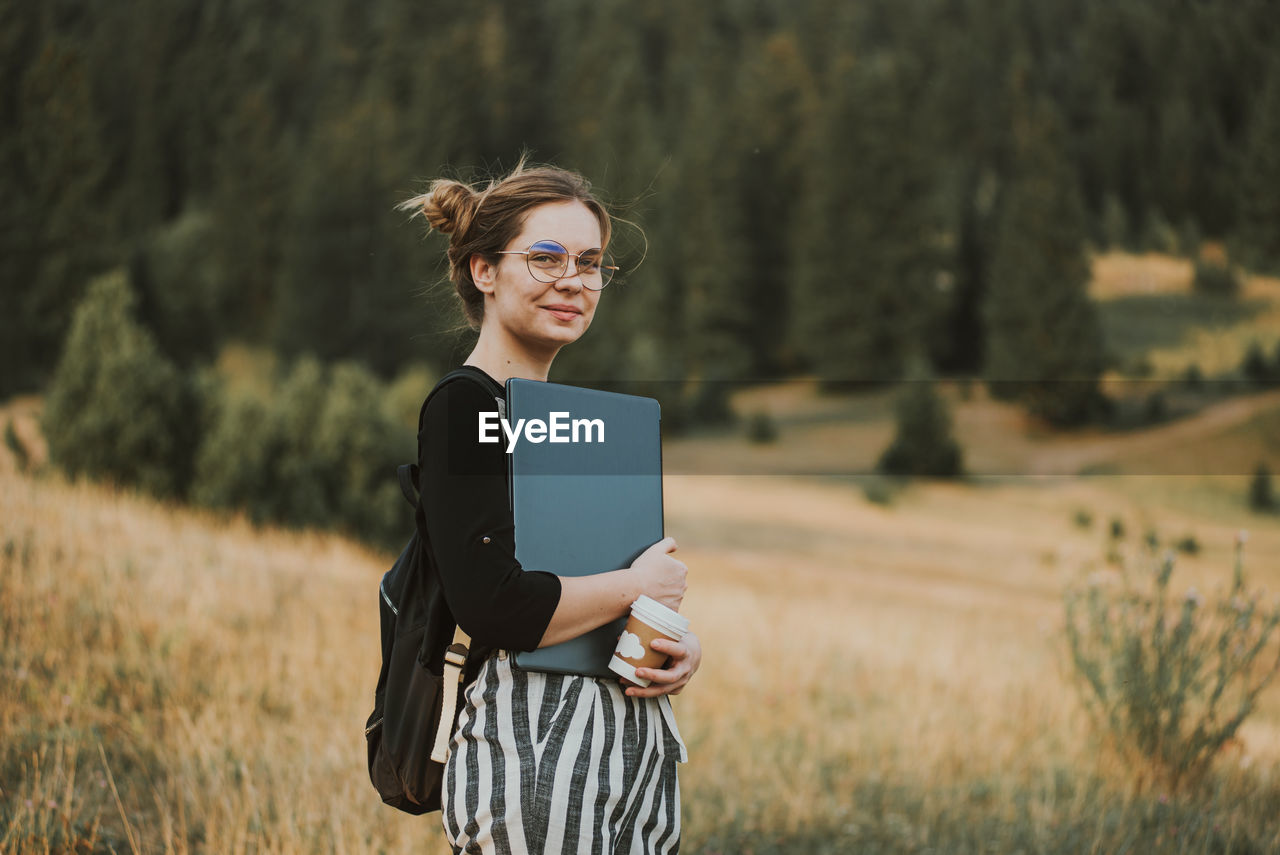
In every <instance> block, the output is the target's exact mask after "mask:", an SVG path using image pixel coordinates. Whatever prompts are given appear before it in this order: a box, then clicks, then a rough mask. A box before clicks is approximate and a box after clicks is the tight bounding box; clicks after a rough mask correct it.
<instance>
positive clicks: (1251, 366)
mask: <svg viewBox="0 0 1280 855" xmlns="http://www.w3.org/2000/svg"><path fill="white" fill-rule="evenodd" d="M1240 373H1241V374H1243V375H1244V378H1245V379H1246V380H1248V381H1249V382H1250V383H1252V384H1254V385H1255V386H1270V385H1271V384H1273V383H1275V382H1276V381H1277V380H1280V372H1278V371H1276V369H1275V368H1273V367H1272V365H1271V363H1270V362H1269V361H1268V360H1267V357H1266V354H1265V353H1263V352H1262V345H1260V344H1258V342H1257V340H1254V341H1250V342H1249V347H1248V349H1247V350H1245V354H1244V358H1243V359H1241V360H1240Z"/></svg>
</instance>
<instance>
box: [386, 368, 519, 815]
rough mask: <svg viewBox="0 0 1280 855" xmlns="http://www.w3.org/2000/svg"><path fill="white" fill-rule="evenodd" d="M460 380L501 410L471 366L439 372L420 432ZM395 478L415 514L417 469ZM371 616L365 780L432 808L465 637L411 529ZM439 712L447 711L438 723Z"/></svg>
mask: <svg viewBox="0 0 1280 855" xmlns="http://www.w3.org/2000/svg"><path fill="white" fill-rule="evenodd" d="M463 377H468V378H471V379H472V380H473V381H476V382H480V383H481V384H482V385H484V386H485V388H486V389H487V390H488V391H490V392H491V393H493V394H494V397H495V399H496V400H497V402H498V404H499V410H500V411H502V410H505V406H503V404H504V403H505V402H504V401H503V400H502V398H501V397H499V394H500V391H501V390H500V389H498V387H497V386H496V385H495V384H494V381H493V380H492V379H490V378H489V377H488V376H487V375H485V374H483V373H482V372H480V371H479V370H478V369H475V368H471V367H468V366H464V367H462V368H459V369H457V370H454V371H451V372H449V373H448V374H446V375H445V376H444V377H443V378H441V380H440V382H439V383H437V384H436V386H435V388H434V389H432V390H431V394H430V395H428V396H427V400H426V401H424V402H423V404H422V410H421V411H420V412H419V414H418V430H419V433H421V430H422V414H423V413H425V412H426V409H427V403H428V402H430V400H431V397H432V396H433V395H435V393H436V392H438V391H440V389H441V388H442V387H443V386H444V385H445V384H446V383H449V382H452V381H454V380H455V379H459V378H463ZM397 474H398V475H399V478H400V489H401V491H402V492H403V493H404V497H405V500H406V501H408V502H409V504H410V505H412V506H413V508H414V509H415V511H416V510H417V507H418V501H419V498H418V489H417V483H418V475H419V471H418V466H417V464H416V463H415V464H407V463H406V464H404V465H402V466H400V467H399V469H398V470H397ZM415 521H416V514H415ZM378 612H379V616H380V620H381V625H382V669H381V671H380V672H379V674H378V687H377V689H376V691H375V692H374V700H373V712H372V713H371V714H370V715H369V719H368V721H367V722H366V723H365V731H364V735H365V741H366V743H367V745H366V747H367V748H368V754H369V779H370V780H371V781H372V782H373V786H374V788H375V789H377V791H378V793H379V795H381V796H382V800H383V801H384V802H386V803H387V804H389V805H391V806H392V807H396V808H399V809H400V810H403V811H406V812H408V813H412V814H423V813H428V812H430V811H434V810H439V809H440V790H441V786H442V781H443V777H444V761H445V759H446V755H445V753H444V751H445V748H446V747H447V741H448V739H449V738H450V737H451V736H452V731H453V726H454V723H455V722H456V721H457V718H458V710H459V708H460V702H461V696H460V693H459V691H458V690H459V689H460V688H461V685H462V684H463V682H464V680H465V679H466V678H467V676H468V674H467V667H466V666H467V648H468V646H469V644H470V639H468V638H467V637H466V634H465V633H463V632H462V630H461V629H459V628H458V626H457V624H456V623H455V622H454V619H453V614H452V613H451V612H450V611H449V605H448V603H446V602H445V598H444V590H443V588H442V586H441V584H440V577H439V574H438V571H437V570H436V566H435V561H434V559H433V558H432V557H431V554H430V543H429V542H428V541H427V539H426V537H425V532H423V531H421V530H419V526H417V525H416V524H415V525H414V532H413V536H412V537H410V538H409V542H408V544H406V545H405V548H404V550H403V551H402V552H401V553H400V557H399V558H397V559H396V561H395V563H394V564H393V565H391V569H390V570H388V571H387V572H386V574H385V575H384V576H383V577H382V582H381V583H380V584H379V586H378ZM445 707H451V709H449V710H448V712H447V717H446V718H445V719H444V720H443V722H442V721H441V711H442V709H444V708H445ZM433 749H434V751H433ZM433 753H434V754H435V756H434V757H433V756H432V755H433Z"/></svg>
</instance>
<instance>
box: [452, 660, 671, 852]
mask: <svg viewBox="0 0 1280 855" xmlns="http://www.w3.org/2000/svg"><path fill="white" fill-rule="evenodd" d="M465 700H466V703H465V706H464V708H463V710H462V712H461V713H459V715H458V729H457V732H456V733H455V734H454V737H453V743H452V745H451V747H450V752H449V760H448V762H447V763H446V765H445V779H444V794H443V799H442V801H443V805H442V810H441V814H442V817H443V820H444V829H445V836H446V837H447V838H448V840H449V842H450V843H451V844H452V846H453V851H454V852H455V853H462V852H467V853H486V855H490V853H498V854H499V855H501V853H516V855H520V853H531V854H532V855H543V853H548V855H549V853H573V855H577V853H588V852H589V853H593V855H595V853H599V855H614V853H636V854H637V855H639V853H646V855H647V853H654V855H656V854H657V853H670V852H678V851H679V849H680V787H679V783H678V781H677V780H676V763H677V762H684V761H685V760H686V759H687V758H688V754H687V752H686V750H685V746H684V742H683V741H682V740H681V738H680V731H679V730H678V729H677V728H676V722H675V716H674V715H673V714H672V710H671V701H670V699H669V698H668V697H666V696H663V697H658V698H631V697H628V696H627V695H625V694H624V693H623V690H622V685H621V684H620V683H619V682H618V681H617V680H608V679H596V678H593V677H576V676H564V675H559V674H544V673H541V672H537V671H525V670H523V669H520V668H516V667H514V662H513V658H512V657H511V656H509V655H507V653H506V651H499V652H498V653H495V654H493V655H492V656H490V657H489V658H488V659H487V660H486V661H485V664H484V666H483V667H482V668H481V670H480V674H479V676H478V677H477V678H476V680H475V681H474V682H473V683H472V684H471V685H470V686H468V687H467V689H466V693H465Z"/></svg>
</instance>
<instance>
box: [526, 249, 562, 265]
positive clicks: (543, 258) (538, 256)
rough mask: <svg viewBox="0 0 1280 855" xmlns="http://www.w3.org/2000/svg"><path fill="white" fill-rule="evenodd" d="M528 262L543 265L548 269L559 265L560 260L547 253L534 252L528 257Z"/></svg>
mask: <svg viewBox="0 0 1280 855" xmlns="http://www.w3.org/2000/svg"><path fill="white" fill-rule="evenodd" d="M529 260H530V261H532V262H533V263H534V264H545V265H547V266H548V267H553V266H555V265H557V264H559V263H560V258H559V257H558V256H555V255H552V254H551V253H549V252H535V253H534V254H533V255H531V256H529Z"/></svg>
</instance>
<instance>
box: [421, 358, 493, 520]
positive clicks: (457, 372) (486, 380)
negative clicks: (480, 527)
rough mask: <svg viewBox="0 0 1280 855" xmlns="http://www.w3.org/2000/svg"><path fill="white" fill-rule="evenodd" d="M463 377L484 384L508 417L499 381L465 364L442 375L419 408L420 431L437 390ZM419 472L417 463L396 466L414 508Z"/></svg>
mask: <svg viewBox="0 0 1280 855" xmlns="http://www.w3.org/2000/svg"><path fill="white" fill-rule="evenodd" d="M463 377H469V378H471V379H472V380H474V381H476V382H478V383H480V385H482V386H484V387H485V388H486V389H487V390H488V391H489V393H490V394H492V395H493V400H494V403H495V404H497V405H498V414H499V415H500V416H502V417H503V418H506V417H507V402H506V400H504V399H503V397H502V396H503V389H502V387H501V386H499V385H498V382H497V381H496V380H494V379H493V378H492V377H490V376H489V375H488V374H486V373H484V371H482V370H480V369H479V368H476V367H475V366H474V365H463V366H460V367H458V368H455V369H453V370H452V371H450V372H449V373H448V374H446V375H444V376H443V377H441V378H440V381H439V382H438V383H436V385H435V388H434V389H432V390H431V392H430V394H428V395H427V399H426V400H425V401H423V402H422V409H420V410H418V433H422V417H423V416H424V415H425V414H426V412H427V404H429V403H431V399H432V397H434V396H435V394H436V392H439V391H440V390H441V389H443V388H444V386H445V384H446V383H452V382H453V381H454V380H458V379H460V378H463ZM419 472H420V470H419V469H418V464H417V463H401V464H400V465H399V466H398V467H396V475H398V476H399V478H400V492H401V493H403V494H404V500H405V501H406V502H408V503H409V504H410V505H412V506H413V507H414V508H417V507H418V477H419Z"/></svg>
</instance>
